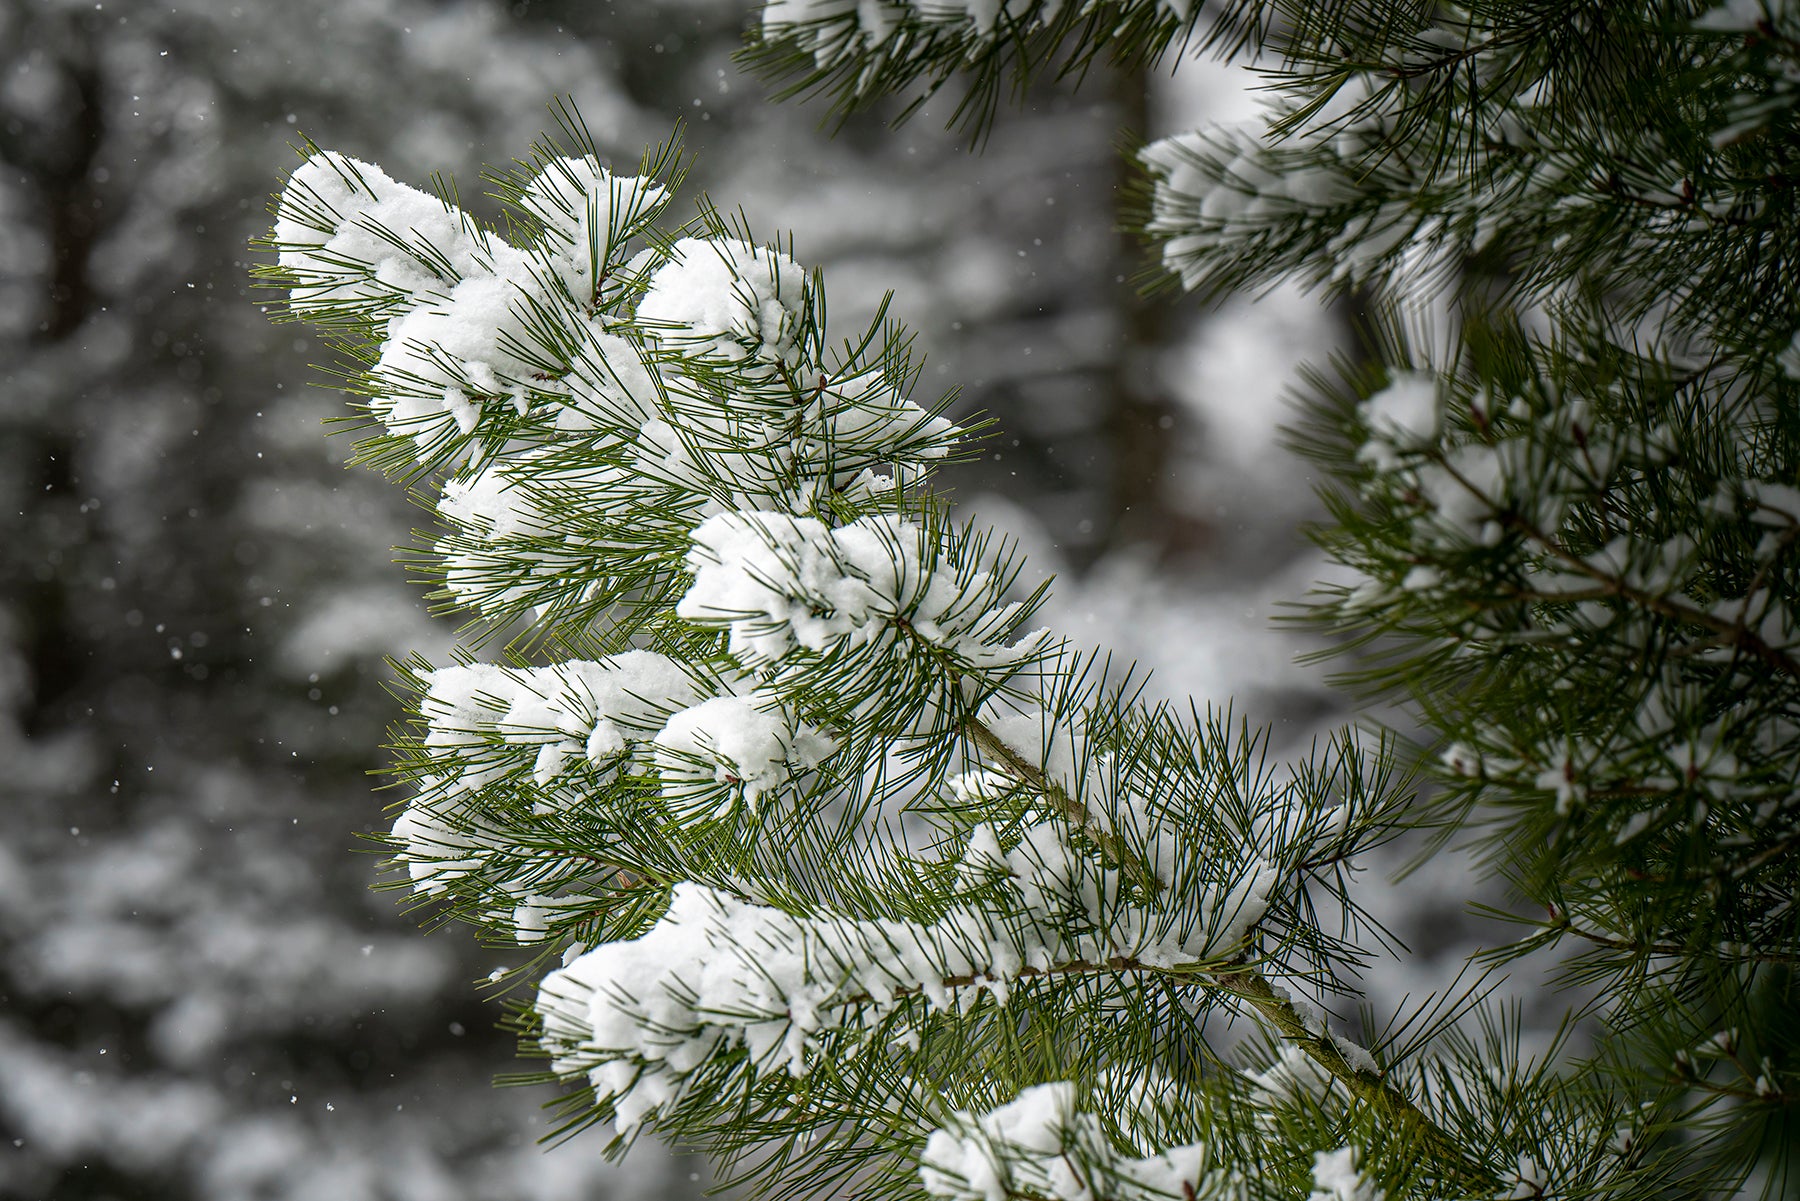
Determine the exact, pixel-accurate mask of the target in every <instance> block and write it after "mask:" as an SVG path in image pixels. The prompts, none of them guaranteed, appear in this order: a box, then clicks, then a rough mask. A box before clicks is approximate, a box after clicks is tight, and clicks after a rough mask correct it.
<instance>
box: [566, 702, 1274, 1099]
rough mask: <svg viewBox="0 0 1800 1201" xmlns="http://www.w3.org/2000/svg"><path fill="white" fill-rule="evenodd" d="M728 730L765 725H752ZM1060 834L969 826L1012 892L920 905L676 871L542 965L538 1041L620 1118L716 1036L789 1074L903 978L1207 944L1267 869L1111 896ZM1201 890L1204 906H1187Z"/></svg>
mask: <svg viewBox="0 0 1800 1201" xmlns="http://www.w3.org/2000/svg"><path fill="white" fill-rule="evenodd" d="M745 699H748V698H745ZM752 712H753V711H752ZM734 720H740V721H744V720H746V711H744V710H737V711H735V712H734ZM740 733H742V734H743V735H744V737H745V740H746V741H749V740H751V739H752V738H761V737H763V731H762V730H761V729H760V728H757V729H746V730H742V731H740ZM778 741H779V739H778V736H777V735H776V734H769V735H768V736H767V741H766V742H765V743H764V744H763V745H762V746H761V747H760V748H759V751H766V752H768V753H770V754H771V755H772V753H773V751H774V747H775V744H776V743H777V742H778ZM709 782H710V781H709ZM1066 839H1067V835H1066V833H1059V831H1058V828H1056V827H1053V826H1050V825H1045V826H1041V827H1039V828H1037V829H1034V830H1032V831H1029V832H1027V834H1026V837H1025V838H1024V839H1023V840H1022V841H1021V842H1020V843H1018V844H1017V845H1016V846H1014V847H1013V848H1012V849H1011V850H1009V851H1003V850H1002V848H1001V846H1000V844H999V843H998V842H997V840H996V839H995V838H994V835H993V832H992V830H991V829H988V828H986V827H979V828H977V830H976V831H975V832H974V833H973V834H972V835H971V837H970V839H969V846H968V850H967V853H966V854H965V856H964V862H966V863H968V864H970V865H972V866H974V867H976V868H977V869H978V870H979V871H981V872H982V873H983V874H985V875H989V876H992V875H993V874H994V873H999V874H1001V875H1003V876H1007V877H1011V881H1010V883H1011V886H1012V887H1011V892H1012V895H1013V896H1014V897H1015V898H1016V902H1015V904H1014V905H1013V906H1011V907H1008V906H1006V905H1001V906H998V907H995V906H992V905H986V906H982V907H974V906H960V907H957V908H953V909H952V910H950V911H949V912H948V913H947V914H946V915H945V916H944V917H942V918H941V919H939V920H937V921H935V922H932V923H920V922H908V921H894V920H884V919H857V918H848V917H838V916H833V915H830V914H815V915H813V916H809V917H803V916H798V915H795V914H792V913H788V912H785V911H783V910H781V909H778V908H774V907H772V906H764V905H757V904H753V903H751V902H749V901H746V900H744V899H742V898H739V897H736V896H732V895H730V894H728V893H725V892H721V891H718V890H715V889H712V888H708V887H705V886H702V885H699V884H695V883H683V884H678V885H677V886H676V887H675V889H674V893H673V895H672V898H671V901H670V905H669V909H668V911H667V912H666V913H665V914H664V916H663V917H662V918H661V919H660V920H659V921H658V922H657V923H656V925H655V926H653V927H652V928H651V929H650V930H649V931H648V932H647V933H645V934H644V935H643V936H642V937H640V938H638V939H636V940H634V941H631V942H618V943H610V944H606V945H602V946H599V947H596V948H594V949H593V950H590V951H588V952H586V953H585V954H582V955H580V956H579V957H577V958H575V959H573V960H572V961H571V962H569V963H568V964H567V966H565V967H564V968H563V969H562V970H560V971H558V972H555V973H553V974H552V975H551V976H549V977H547V978H546V979H545V981H544V983H543V986H542V989H541V990H540V993H539V997H538V1009H539V1011H540V1012H541V1013H542V1014H543V1015H544V1022H545V1026H544V1037H543V1041H544V1046H545V1047H546V1049H547V1050H548V1051H549V1052H550V1053H551V1055H552V1057H553V1059H554V1061H555V1064H556V1066H557V1069H558V1070H559V1071H564V1072H582V1073H586V1074H587V1076H588V1077H589V1079H590V1081H591V1082H592V1083H593V1085H594V1087H595V1089H596V1090H597V1091H598V1092H599V1093H600V1095H601V1096H603V1097H611V1098H612V1103H613V1105H614V1108H615V1111H616V1113H617V1115H618V1117H617V1120H618V1122H619V1124H620V1126H621V1128H629V1127H631V1126H633V1125H635V1124H636V1123H638V1122H640V1121H642V1120H643V1119H644V1118H645V1117H647V1116H649V1115H651V1114H653V1113H655V1112H657V1111H659V1110H661V1109H662V1107H663V1106H665V1105H668V1104H671V1103H675V1102H678V1101H679V1099H680V1097H681V1096H682V1090H683V1089H684V1088H686V1087H687V1086H688V1083H689V1082H690V1080H691V1079H692V1075H693V1073H694V1072H695V1070H696V1069H697V1068H699V1067H700V1066H701V1065H704V1064H707V1063H709V1062H713V1061H714V1056H715V1055H716V1054H717V1053H719V1052H721V1051H723V1050H725V1049H727V1048H731V1047H742V1048H745V1049H747V1050H748V1051H749V1052H750V1056H749V1063H748V1065H747V1068H746V1070H747V1071H749V1072H750V1073H751V1074H752V1075H755V1074H760V1073H763V1072H768V1071H774V1070H784V1071H787V1072H790V1073H794V1074H801V1073H804V1072H805V1071H807V1070H808V1066H809V1061H808V1054H809V1049H810V1048H811V1047H812V1045H813V1043H814V1041H815V1038H816V1036H818V1035H819V1034H820V1033H822V1032H825V1031H835V1032H838V1033H840V1034H844V1033H848V1034H851V1035H854V1034H856V1032H858V1031H862V1030H865V1029H867V1028H868V1026H867V1024H866V1020H865V1019H866V1017H868V1016H870V1015H878V1014H879V1013H880V1012H882V1011H883V1010H884V1009H885V1008H886V1007H888V1006H890V1005H892V1004H894V1003H895V1001H896V999H897V998H900V997H902V996H907V995H912V994H918V995H922V996H923V997H925V998H926V999H927V1000H928V1001H929V1003H930V1004H931V1005H932V1006H933V1007H934V1008H938V1009H944V1008H947V1007H950V1006H952V1005H956V1004H959V1003H961V1004H967V1003H970V1002H971V1001H972V1000H973V999H974V998H973V995H972V994H971V995H961V996H959V992H958V990H959V989H961V990H962V992H963V993H968V992H969V989H968V987H967V985H968V982H971V981H974V982H976V987H978V988H980V989H983V990H986V991H988V992H991V993H992V994H993V995H994V996H995V997H996V998H997V999H998V998H1003V997H1004V996H1005V995H1006V994H1007V991H1008V989H1009V988H1010V986H1011V985H1012V983H1013V982H1014V981H1016V980H1018V979H1020V978H1021V977H1022V976H1030V975H1034V974H1040V973H1046V972H1056V971H1059V970H1066V969H1065V968H1064V967H1063V966H1060V965H1074V964H1094V963H1102V962H1106V961H1109V960H1112V959H1115V958H1119V957H1123V958H1125V959H1128V960H1129V959H1135V960H1138V961H1140V962H1142V963H1145V964H1147V965H1151V966H1165V967H1166V966H1172V965H1175V964H1178V963H1193V962H1204V961H1208V960H1212V959H1216V958H1218V957H1219V956H1221V955H1224V954H1228V953H1231V952H1233V951H1235V950H1236V949H1237V948H1238V947H1239V946H1241V944H1242V940H1243V938H1244V934H1245V931H1246V930H1247V928H1248V925H1249V923H1251V922H1254V921H1255V920H1256V919H1257V918H1259V917H1260V916H1261V914H1262V912H1263V909H1264V907H1266V903H1267V897H1268V894H1269V891H1270V890H1271V888H1272V887H1273V884H1274V879H1275V877H1274V873H1273V870H1272V869H1271V868H1269V867H1268V865H1266V864H1262V865H1259V866H1257V867H1256V868H1254V869H1253V870H1250V871H1248V872H1246V873H1245V874H1244V876H1243V877H1242V878H1241V879H1239V880H1237V881H1235V882H1232V883H1229V884H1222V885H1221V886H1219V887H1218V888H1215V889H1212V890H1206V889H1198V888H1197V889H1194V890H1192V893H1191V894H1190V895H1188V896H1186V897H1184V898H1181V901H1180V904H1179V905H1176V906H1172V907H1170V908H1168V909H1166V910H1156V909H1150V908H1146V907H1143V906H1137V905H1129V904H1123V903H1121V902H1119V900H1118V899H1117V891H1118V890H1117V884H1116V881H1110V882H1109V880H1108V879H1107V877H1108V875H1110V873H1109V872H1106V871H1103V870H1101V869H1098V868H1096V867H1095V866H1094V865H1093V863H1092V861H1091V860H1088V859H1086V858H1084V857H1082V856H1078V855H1076V854H1075V853H1074V852H1073V851H1072V849H1071V848H1070V847H1069V846H1068V845H1067V841H1066ZM1109 894H1110V898H1111V899H1109ZM1207 906H1210V907H1211V909H1212V910H1214V912H1197V911H1196V907H1207ZM1084 912H1085V913H1086V915H1087V916H1086V917H1084V918H1076V917H1075V915H1079V914H1082V913H1084ZM1072 919H1073V920H1072ZM1079 970H1092V969H1089V968H1082V969H1079ZM708 1079H709V1080H710V1079H712V1078H711V1077H708Z"/></svg>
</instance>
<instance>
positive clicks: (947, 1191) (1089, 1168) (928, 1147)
mask: <svg viewBox="0 0 1800 1201" xmlns="http://www.w3.org/2000/svg"><path fill="white" fill-rule="evenodd" d="M1206 1161H1207V1155H1206V1148H1205V1147H1204V1146H1203V1145H1202V1144H1199V1143H1190V1144H1185V1145H1182V1146H1176V1147H1169V1148H1167V1149H1165V1150H1163V1151H1161V1152H1160V1153H1158V1154H1155V1155H1148V1156H1141V1157H1140V1156H1132V1155H1127V1154H1124V1153H1122V1152H1120V1151H1118V1150H1117V1149H1116V1148H1115V1147H1114V1146H1113V1145H1112V1143H1111V1142H1110V1141H1109V1140H1108V1139H1107V1137H1106V1134H1105V1131H1104V1130H1103V1128H1102V1127H1101V1124H1100V1120H1099V1118H1098V1117H1097V1116H1096V1115H1094V1114H1092V1113H1085V1112H1081V1111H1080V1110H1078V1109H1077V1107H1076V1104H1075V1086H1074V1085H1073V1084H1071V1083H1069V1082H1067V1081H1056V1082H1054V1083H1050V1084H1038V1085H1033V1086H1031V1087H1030V1088H1026V1089H1024V1090H1022V1091H1021V1092H1020V1093H1019V1095H1018V1096H1017V1097H1015V1098H1013V1099H1012V1100H1011V1101H1008V1102H1007V1103H1006V1104H1004V1105H1000V1106H997V1107H996V1108H994V1109H992V1110H989V1111H988V1112H987V1113H985V1114H980V1115H971V1114H968V1113H964V1112H960V1111H959V1112H957V1113H954V1114H952V1115H951V1117H950V1120H949V1121H948V1122H947V1123H946V1124H945V1125H944V1127H943V1128H941V1129H938V1130H934V1131H932V1133H931V1135H930V1137H929V1138H927V1139H926V1141H925V1148H924V1150H923V1152H922V1153H921V1154H920V1156H919V1182H920V1184H921V1185H922V1186H923V1187H924V1189H925V1191H926V1192H927V1193H929V1194H931V1195H932V1196H934V1197H944V1198H949V1199H950V1201H1008V1199H1009V1198H1012V1197H1018V1196H1033V1197H1049V1198H1054V1199H1056V1201H1092V1198H1094V1197H1095V1196H1105V1197H1108V1198H1119V1199H1120V1201H1148V1199H1150V1198H1198V1197H1207V1198H1212V1197H1221V1198H1223V1197H1236V1196H1240V1195H1242V1192H1243V1189H1242V1184H1241V1181H1239V1180H1238V1179H1237V1178H1235V1177H1233V1176H1228V1175H1225V1174H1222V1173H1218V1172H1209V1171H1208V1170H1207V1167H1206Z"/></svg>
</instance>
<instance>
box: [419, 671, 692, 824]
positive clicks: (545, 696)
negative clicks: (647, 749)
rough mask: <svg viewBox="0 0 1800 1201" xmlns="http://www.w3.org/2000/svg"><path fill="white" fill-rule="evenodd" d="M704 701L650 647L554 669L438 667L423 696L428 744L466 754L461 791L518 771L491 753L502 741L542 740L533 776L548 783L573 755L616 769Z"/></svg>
mask: <svg viewBox="0 0 1800 1201" xmlns="http://www.w3.org/2000/svg"><path fill="white" fill-rule="evenodd" d="M699 699H700V695H699V693H698V692H697V690H696V685H695V682H694V681H693V680H692V679H691V678H690V677H689V676H688V674H687V673H686V672H685V671H683V670H682V668H681V666H680V665H679V664H677V663H676V662H675V661H674V660H673V659H670V658H668V657H667V656H665V655H659V654H655V653H652V652H650V651H627V652H625V653H624V654H620V655H612V656H609V657H608V658H605V659H601V660H596V661H589V660H581V659H574V660H569V661H568V662H564V663H559V664H557V665H555V666H553V667H528V668H524V667H522V668H507V667H494V666H491V665H488V664H480V663H472V664H466V665H461V666H455V667H446V668H440V669H439V670H437V671H435V672H433V673H432V675H431V677H430V684H429V688H428V691H427V692H426V695H425V697H424V699H423V701H422V702H421V704H420V712H421V714H422V715H423V716H424V717H425V718H426V721H427V723H428V728H427V731H426V735H425V739H424V744H425V746H426V747H427V748H428V749H445V750H455V751H458V752H461V753H460V754H458V756H457V758H456V763H457V765H458V766H459V767H461V768H463V769H464V770H462V771H461V772H460V773H458V774H455V775H452V776H447V777H446V778H445V780H444V781H443V787H444V788H445V789H446V790H447V791H449V792H452V793H456V792H472V791H474V790H476V789H479V788H481V787H483V786H484V785H486V784H487V783H490V782H491V781H493V780H495V779H498V778H499V777H501V776H503V775H506V774H508V773H510V772H511V771H513V770H514V763H513V761H512V760H511V759H509V758H508V757H507V756H505V755H497V754H488V755H485V756H484V755H482V753H481V751H480V749H479V748H486V747H488V746H489V745H490V743H491V742H492V741H493V740H495V739H498V740H499V741H500V742H502V743H504V744H510V745H512V746H521V747H536V748H537V751H536V755H535V758H534V759H533V762H532V768H531V779H532V781H533V783H535V784H536V785H538V786H539V787H540V788H543V787H546V786H548V785H549V784H550V783H551V782H552V781H553V780H555V779H556V778H557V777H558V776H559V775H560V774H561V773H562V772H563V770H564V768H565V767H566V766H567V765H568V764H569V763H571V762H574V761H578V760H579V761H583V762H586V763H588V764H589V765H590V766H591V767H593V768H595V769H597V770H601V771H603V772H604V773H607V774H610V773H611V772H612V771H615V770H616V769H617V767H618V765H619V760H620V757H621V756H622V755H624V753H625V752H626V751H627V750H628V749H629V744H630V743H633V742H646V741H649V740H650V739H652V738H653V737H654V736H655V734H656V732H657V731H659V730H660V729H661V728H662V727H663V726H664V724H665V723H666V722H667V721H668V720H669V718H670V715H671V714H673V713H677V712H680V711H682V710H684V709H685V708H686V707H687V706H689V705H692V704H693V703H694V702H696V701H698V700H699Z"/></svg>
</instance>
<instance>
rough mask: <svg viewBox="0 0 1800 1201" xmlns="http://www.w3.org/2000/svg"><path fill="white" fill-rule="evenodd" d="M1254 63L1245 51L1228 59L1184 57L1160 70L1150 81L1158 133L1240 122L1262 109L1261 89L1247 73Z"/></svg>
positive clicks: (1264, 108) (1263, 102) (1267, 106)
mask: <svg viewBox="0 0 1800 1201" xmlns="http://www.w3.org/2000/svg"><path fill="white" fill-rule="evenodd" d="M1255 64H1256V60H1255V58H1254V57H1250V56H1234V57H1233V59H1232V61H1230V62H1221V61H1220V60H1218V59H1216V58H1213V57H1211V56H1207V57H1204V58H1188V57H1184V58H1182V59H1181V60H1180V62H1179V64H1178V65H1177V69H1176V70H1174V71H1171V72H1166V73H1159V74H1158V75H1157V77H1156V78H1154V79H1153V80H1152V81H1151V86H1152V87H1153V88H1154V91H1153V93H1152V96H1151V101H1152V104H1153V105H1154V112H1153V114H1152V124H1153V125H1154V127H1155V131H1156V134H1157V136H1159V137H1161V136H1164V135H1167V134H1170V133H1180V132H1184V131H1186V130H1190V129H1193V128H1195V127H1196V126H1202V125H1237V124H1242V123H1246V122H1248V121H1250V120H1252V119H1253V118H1255V117H1256V116H1257V115H1259V114H1261V113H1264V112H1267V111H1268V108H1269V105H1268V102H1267V100H1266V99H1264V96H1265V93H1262V92H1259V91H1257V90H1256V88H1257V86H1258V77H1257V76H1256V75H1253V74H1252V73H1251V68H1252V67H1254V66H1255Z"/></svg>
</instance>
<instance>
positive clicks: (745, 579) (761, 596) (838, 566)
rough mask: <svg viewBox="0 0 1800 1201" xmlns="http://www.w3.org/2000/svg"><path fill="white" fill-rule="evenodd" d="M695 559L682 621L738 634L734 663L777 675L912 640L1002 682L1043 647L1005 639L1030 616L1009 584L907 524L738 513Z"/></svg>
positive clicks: (708, 534)
mask: <svg viewBox="0 0 1800 1201" xmlns="http://www.w3.org/2000/svg"><path fill="white" fill-rule="evenodd" d="M693 542H694V547H693V550H692V551H690V552H689V554H688V564H689V567H690V568H691V569H692V571H693V572H694V582H693V585H692V586H691V587H690V588H689V589H688V591H687V594H686V595H685V596H683V597H682V598H681V601H680V603H679V604H678V605H677V606H676V613H677V614H678V615H679V616H681V617H683V618H685V619H687V620H689V621H692V622H695V623H697V624H701V625H711V626H722V627H724V628H725V629H727V630H729V632H730V647H731V652H732V654H733V655H735V656H736V657H737V658H738V661H739V662H741V663H742V664H743V665H744V666H745V667H747V668H749V669H750V670H752V671H768V670H769V669H772V668H774V667H777V666H778V665H780V664H781V663H782V662H783V661H784V660H786V659H788V658H789V657H790V656H792V655H793V654H795V653H796V652H798V651H809V652H812V653H814V654H823V653H826V652H828V651H837V652H843V651H849V650H855V649H857V648H862V647H869V646H875V647H887V646H891V645H893V644H894V643H895V642H896V641H898V640H899V639H901V638H903V637H910V638H916V639H918V640H919V641H921V642H923V643H925V644H927V645H930V646H934V647H940V648H942V649H944V650H947V651H951V652H953V653H954V654H956V656H957V657H958V658H959V659H960V660H962V661H963V662H965V663H966V664H968V665H969V667H970V669H971V670H982V671H1004V670H1007V669H1010V668H1013V667H1016V666H1017V665H1018V664H1020V663H1022V662H1024V661H1025V660H1026V659H1028V658H1029V657H1030V656H1031V655H1032V654H1033V653H1034V652H1035V650H1036V648H1037V645H1038V641H1037V639H1036V638H1026V639H1024V640H1022V641H1020V642H1017V643H1008V642H1007V641H1006V640H1007V639H1008V638H1009V637H1010V636H1011V635H1012V633H1013V626H1014V624H1015V622H1016V619H1017V616H1018V614H1019V612H1020V607H1019V606H1018V605H1017V604H1015V603H1003V602H1002V600H1001V595H1002V592H1003V585H1002V582H1001V581H1000V580H998V579H996V578H995V577H994V576H993V575H992V574H991V573H990V572H988V571H986V570H984V569H982V568H981V567H979V566H974V565H970V564H965V563H962V562H959V561H957V560H956V559H955V558H954V557H953V556H950V555H946V554H943V553H942V551H941V548H940V547H939V546H937V545H934V544H933V543H932V542H931V541H930V539H929V537H928V535H927V533H926V531H925V530H924V529H923V528H922V527H920V526H918V525H914V524H913V523H911V522H908V521H904V520H902V519H900V518H896V517H892V516H887V515H881V516H873V517H863V518H859V519H857V520H856V521H854V522H852V523H850V524H849V525H846V526H842V527H840V528H838V529H835V530H834V529H831V528H829V527H827V526H826V525H825V523H824V522H822V521H819V520H818V519H816V518H812V517H795V516H792V515H790V514H787V513H778V512H731V513H723V514H720V515H718V516H715V517H710V518H708V519H707V520H706V521H705V522H703V523H702V524H701V525H700V527H699V528H698V529H696V530H695V531H694V535H693Z"/></svg>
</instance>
